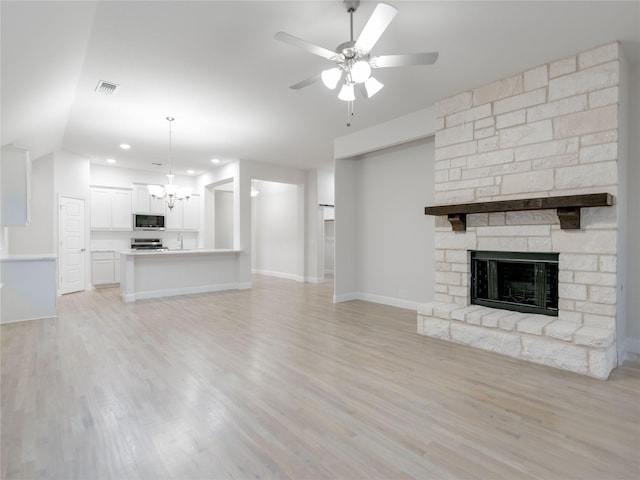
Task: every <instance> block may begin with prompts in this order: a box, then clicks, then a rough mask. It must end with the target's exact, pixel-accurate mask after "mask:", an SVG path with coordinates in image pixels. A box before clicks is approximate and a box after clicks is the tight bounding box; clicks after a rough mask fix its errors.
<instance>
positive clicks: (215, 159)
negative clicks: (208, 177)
mask: <svg viewBox="0 0 640 480" xmlns="http://www.w3.org/2000/svg"><path fill="white" fill-rule="evenodd" d="M211 163H220V159H219V158H212V159H211Z"/></svg>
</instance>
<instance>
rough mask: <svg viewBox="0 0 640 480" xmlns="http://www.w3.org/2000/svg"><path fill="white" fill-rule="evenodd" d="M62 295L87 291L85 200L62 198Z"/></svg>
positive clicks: (60, 255)
mask: <svg viewBox="0 0 640 480" xmlns="http://www.w3.org/2000/svg"><path fill="white" fill-rule="evenodd" d="M59 222H60V251H59V259H60V265H59V268H60V293H61V294H65V293H72V292H79V291H82V290H84V289H85V264H86V262H85V253H86V251H85V229H84V228H85V225H84V200H83V199H81V198H73V197H63V196H61V197H60V220H59Z"/></svg>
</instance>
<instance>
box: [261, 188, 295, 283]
mask: <svg viewBox="0 0 640 480" xmlns="http://www.w3.org/2000/svg"><path fill="white" fill-rule="evenodd" d="M256 188H257V189H258V190H259V191H260V194H259V195H258V196H257V197H254V198H253V199H252V204H253V208H252V211H251V215H252V257H251V268H252V270H253V271H254V272H255V273H261V274H264V275H271V276H275V277H280V278H288V279H291V280H297V281H303V280H304V276H303V269H302V268H301V265H300V254H299V249H300V248H304V244H303V242H301V239H300V238H299V232H300V225H298V221H299V216H298V208H299V207H298V187H297V186H296V185H290V184H284V183H276V182H258V181H257V182H256Z"/></svg>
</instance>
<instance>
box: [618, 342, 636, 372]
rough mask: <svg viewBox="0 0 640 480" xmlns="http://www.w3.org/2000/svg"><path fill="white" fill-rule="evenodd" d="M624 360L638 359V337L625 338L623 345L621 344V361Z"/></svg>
mask: <svg viewBox="0 0 640 480" xmlns="http://www.w3.org/2000/svg"><path fill="white" fill-rule="evenodd" d="M625 360H640V339H637V338H628V337H627V338H625V340H624V345H623V346H622V362H620V365H622V363H623V362H624V361H625Z"/></svg>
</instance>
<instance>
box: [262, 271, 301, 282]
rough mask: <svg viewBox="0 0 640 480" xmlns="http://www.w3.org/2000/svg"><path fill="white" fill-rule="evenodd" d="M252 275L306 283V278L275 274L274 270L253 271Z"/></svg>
mask: <svg viewBox="0 0 640 480" xmlns="http://www.w3.org/2000/svg"><path fill="white" fill-rule="evenodd" d="M251 273H257V274H258V275H266V276H268V277H276V278H284V279H286V280H295V281H296V282H304V277H303V276H301V275H296V274H294V273H286V272H274V271H272V270H251Z"/></svg>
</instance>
